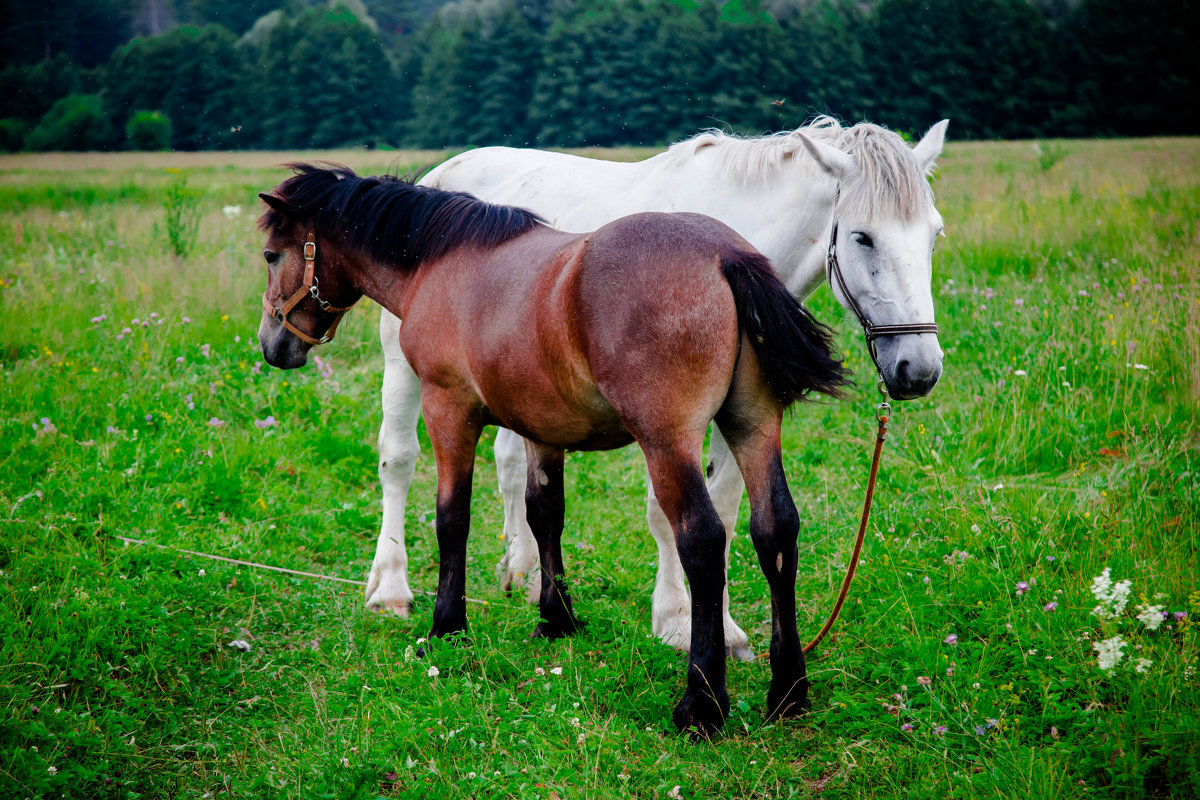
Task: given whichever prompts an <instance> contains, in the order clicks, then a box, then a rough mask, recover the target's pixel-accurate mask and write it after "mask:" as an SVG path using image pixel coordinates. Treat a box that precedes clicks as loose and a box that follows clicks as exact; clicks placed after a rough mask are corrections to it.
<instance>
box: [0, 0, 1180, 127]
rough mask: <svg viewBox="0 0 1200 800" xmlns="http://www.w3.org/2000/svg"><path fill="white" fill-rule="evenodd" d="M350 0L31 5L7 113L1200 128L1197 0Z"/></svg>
mask: <svg viewBox="0 0 1200 800" xmlns="http://www.w3.org/2000/svg"><path fill="white" fill-rule="evenodd" d="M345 1H346V3H347V5H342V4H340V3H330V2H326V1H325V0H290V2H284V0H254V2H248V3H233V2H232V0H177V2H174V3H171V2H166V0H141V2H137V3H134V4H132V8H131V9H125V7H124V6H122V9H117V10H114V9H115V6H114V5H113V4H112V3H111V2H98V3H93V4H92V5H91V6H88V8H86V9H85V8H84V7H83V4H80V3H78V2H63V3H54V4H51V5H53V8H51V9H49V10H44V11H43V10H30V9H28V8H24V7H22V8H19V9H14V10H13V13H12V14H10V15H8V17H9V19H11V20H12V21H13V22H12V27H11V29H10V28H6V30H5V34H4V36H5V37H6V38H5V41H6V42H8V43H9V44H10V45H11V46H10V47H9V50H8V53H7V55H6V58H7V61H8V66H5V67H3V68H0V118H6V117H7V118H12V119H18V120H24V121H25V122H27V123H29V124H30V126H31V127H32V124H33V123H36V122H37V120H39V119H40V118H41V117H42V116H43V115H44V114H45V113H46V112H47V111H48V110H49V108H50V106H51V105H52V104H53V103H54V101H55V100H57V99H60V98H62V97H65V96H67V95H71V94H86V93H93V92H101V93H102V96H103V98H104V106H105V109H106V113H107V114H108V117H109V119H110V120H112V121H113V124H114V126H117V127H118V133H119V126H120V125H121V124H122V123H121V122H120V120H127V119H128V118H129V117H130V115H131V114H132V113H133V112H134V111H135V110H136V109H140V108H155V109H160V110H162V111H163V113H164V114H166V115H167V117H168V118H170V120H171V121H172V123H173V125H172V134H171V136H172V138H171V147H173V148H176V149H184V150H197V149H232V148H272V149H290V148H325V147H345V146H365V147H374V146H393V145H407V146H421V147H462V146H479V145H489V144H505V145H513V146H544V147H563V146H583V145H629V144H635V145H646V146H660V145H663V144H667V143H670V142H672V141H676V140H678V139H680V138H683V137H685V136H688V135H690V134H692V133H694V132H695V131H697V130H699V129H701V128H704V127H722V128H726V129H729V130H733V131H737V132H741V133H747V134H759V133H763V132H766V131H772V130H780V129H786V128H792V127H795V126H796V125H799V124H801V123H802V122H803V121H804V120H805V119H807V118H810V117H811V116H813V115H815V114H822V113H828V114H832V115H834V116H837V117H840V118H842V119H844V120H846V121H851V122H853V121H857V120H859V119H870V120H873V121H876V122H880V123H883V124H886V125H888V126H890V127H892V128H895V129H898V130H903V131H908V132H911V133H914V134H918V133H920V132H922V131H923V130H924V129H925V128H927V127H928V126H929V125H930V124H932V123H933V122H935V121H937V120H939V119H942V118H950V119H951V120H952V122H953V129H952V135H953V137H954V138H957V139H970V138H1005V139H1008V138H1031V137H1032V138H1043V137H1063V136H1089V135H1096V134H1102V135H1152V134H1188V133H1197V132H1200V57H1198V55H1197V53H1198V50H1197V48H1195V47H1193V46H1191V43H1193V42H1195V41H1197V40H1198V39H1200V14H1195V13H1190V8H1189V3H1187V2H1186V1H1185V0H1148V2H1146V3H1142V4H1130V3H1126V2H1119V1H1118V0H1040V1H1039V2H1033V3H1031V2H1027V0H980V2H975V3H961V2H956V1H955V0H877V1H876V2H871V3H859V2H851V1H850V0H769V2H768V3H767V5H766V7H765V10H764V6H763V5H762V4H761V3H760V0H727V2H724V3H720V4H718V2H717V0H531V1H530V2H516V0H453V2H447V3H444V4H442V5H440V6H439V7H438V8H437V10H436V11H434V10H433V3H434V2H436V0H345ZM97 9H98V10H97ZM68 11H72V12H78V13H76V15H75V16H73V17H72V18H71V20H68V21H65V22H64V21H62V19H60V18H62V17H63V15H64V14H66V13H67V12H68ZM768 12H770V13H768ZM79 20H84V21H89V22H88V24H91V25H92V26H93V27H94V29H95V35H94V36H93V38H92V39H91V40H90V41H89V42H87V43H86V44H85V43H82V42H81V40H80V34H79V31H80V30H82V28H80V22H79ZM60 22H61V25H60V24H59V23H60ZM47 26H51V27H53V30H52V31H49V32H48V30H47ZM154 30H165V33H162V34H160V35H156V36H144V37H142V38H135V39H133V40H132V41H128V42H127V43H126V44H123V45H120V46H119V47H117V49H116V50H115V52H113V53H112V55H111V57H110V58H109V60H108V62H107V64H106V65H105V66H103V67H99V68H97V69H95V70H90V69H88V67H89V65H93V64H96V63H98V62H99V61H100V60H101V57H100V56H97V54H96V52H97V51H96V48H97V47H98V46H99V45H98V44H97V43H104V42H107V43H108V44H106V45H104V46H105V47H107V48H109V50H110V51H111V48H112V45H113V44H115V43H117V42H122V41H127V39H128V36H129V35H130V34H131V33H139V32H146V31H154ZM14 31H18V32H19V31H26V32H29V31H34V33H35V34H36V35H30V36H26V37H25V38H22V39H21V40H20V41H17V40H16V39H15V38H14ZM35 45H36V47H37V48H40V49H38V50H37V52H34V50H33V49H31V48H32V47H33V46H35ZM39 54H40V55H39ZM38 58H41V59H42V60H40V61H38ZM80 64H82V65H84V66H83V67H80V66H79V65H80Z"/></svg>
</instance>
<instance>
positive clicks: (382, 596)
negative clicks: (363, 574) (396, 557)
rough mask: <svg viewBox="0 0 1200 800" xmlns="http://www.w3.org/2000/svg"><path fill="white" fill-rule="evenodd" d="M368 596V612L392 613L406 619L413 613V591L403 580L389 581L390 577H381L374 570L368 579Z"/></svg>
mask: <svg viewBox="0 0 1200 800" xmlns="http://www.w3.org/2000/svg"><path fill="white" fill-rule="evenodd" d="M366 595H367V610H368V611H378V612H380V613H384V614H386V613H391V614H395V615H396V616H398V617H401V618H404V619H407V618H408V616H409V615H410V614H411V613H412V607H413V594H412V590H411V589H409V588H408V582H407V581H405V580H403V579H401V580H398V581H397V580H394V579H392V580H389V576H387V575H382V576H381V575H380V573H379V571H378V570H374V569H373V570H371V575H370V577H369V578H367V591H366Z"/></svg>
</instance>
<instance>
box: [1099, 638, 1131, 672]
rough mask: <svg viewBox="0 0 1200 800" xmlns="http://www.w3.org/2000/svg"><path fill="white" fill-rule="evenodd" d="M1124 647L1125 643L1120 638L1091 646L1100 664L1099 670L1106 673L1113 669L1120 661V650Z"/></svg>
mask: <svg viewBox="0 0 1200 800" xmlns="http://www.w3.org/2000/svg"><path fill="white" fill-rule="evenodd" d="M1124 646H1125V642H1124V641H1123V640H1122V639H1121V637H1120V636H1114V637H1112V638H1111V639H1105V640H1104V641H1102V642H1095V643H1094V644H1092V649H1093V650H1095V651H1096V655H1097V659H1098V661H1099V662H1100V669H1102V670H1104V671H1105V672H1107V671H1108V670H1110V669H1112V668H1113V667H1115V666H1116V665H1117V664H1118V663H1119V662H1120V661H1121V648H1122V647H1124Z"/></svg>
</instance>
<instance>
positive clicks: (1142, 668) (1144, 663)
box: [1135, 658, 1154, 672]
mask: <svg viewBox="0 0 1200 800" xmlns="http://www.w3.org/2000/svg"><path fill="white" fill-rule="evenodd" d="M1153 663H1154V662H1153V661H1151V660H1150V659H1148V658H1139V659H1138V660H1137V666H1136V667H1135V669H1137V671H1138V672H1149V671H1150V665H1151V664H1153Z"/></svg>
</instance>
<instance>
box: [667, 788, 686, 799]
mask: <svg viewBox="0 0 1200 800" xmlns="http://www.w3.org/2000/svg"><path fill="white" fill-rule="evenodd" d="M667 797H668V798H670V800H682V798H683V795H681V794H680V793H679V786H672V787H671V791H669V792H667Z"/></svg>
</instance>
